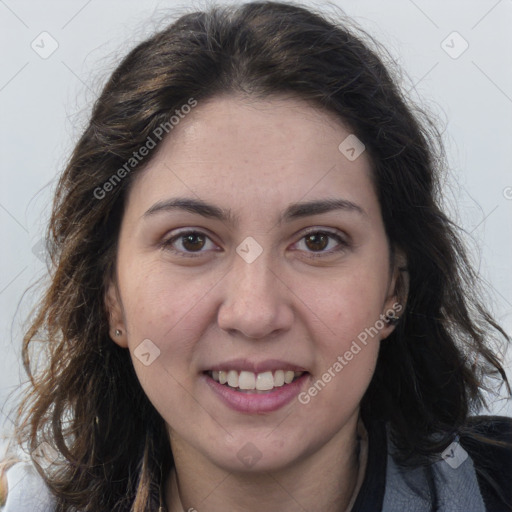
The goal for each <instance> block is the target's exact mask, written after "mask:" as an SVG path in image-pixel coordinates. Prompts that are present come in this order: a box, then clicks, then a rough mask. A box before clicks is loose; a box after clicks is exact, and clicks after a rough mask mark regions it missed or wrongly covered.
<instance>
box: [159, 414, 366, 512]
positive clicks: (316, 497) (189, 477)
mask: <svg viewBox="0 0 512 512" xmlns="http://www.w3.org/2000/svg"><path fill="white" fill-rule="evenodd" d="M361 433H362V434H363V435H362V439H363V441H362V443H360V442H359V441H358V425H357V417H356V418H355V421H354V422H353V424H351V425H347V429H344V431H343V432H342V433H339V434H337V435H335V436H334V437H333V438H331V439H330V440H329V441H328V442H327V443H326V444H324V445H323V446H322V447H321V448H320V449H318V450H317V451H315V452H314V453H313V454H310V455H309V456H305V457H303V458H301V460H299V461H296V462H295V463H294V464H291V465H290V466H289V467H286V468H284V469H280V470H276V471H273V472H268V471H267V472H250V473H247V472H245V473H235V472H229V471H226V470H223V469H221V468H219V467H217V466H215V465H213V464H211V462H210V461H208V460H207V459H205V458H202V460H201V458H200V459H199V460H198V457H187V456H184V454H186V453H187V450H183V448H184V447H183V446H181V447H177V446H172V448H173V453H175V452H178V454H179V456H178V457H175V467H174V468H173V470H172V471H171V474H170V476H169V479H168V482H167V485H166V489H165V496H166V503H167V505H168V511H169V512H193V511H195V510H196V509H197V510H200V511H201V512H221V511H222V512H225V510H226V509H231V510H244V511H247V512H260V511H261V510H262V509H263V510H265V509H267V510H279V511H281V512H292V511H293V512H295V511H296V510H297V509H299V510H315V511H318V512H335V511H336V512H339V511H340V510H342V511H349V510H350V509H351V508H352V505H353V503H354V501H355V499H356V497H357V493H358V491H359V488H360V486H361V484H362V480H363V477H364V471H365V467H366V454H367V450H366V435H365V432H364V426H362V422H360V423H359V435H361ZM340 434H343V435H340ZM173 444H174V445H176V444H177V440H174V442H171V445H173ZM176 448H178V449H176ZM188 452H189V453H190V450H189V451H188ZM319 489H321V492H318V490H319Z"/></svg>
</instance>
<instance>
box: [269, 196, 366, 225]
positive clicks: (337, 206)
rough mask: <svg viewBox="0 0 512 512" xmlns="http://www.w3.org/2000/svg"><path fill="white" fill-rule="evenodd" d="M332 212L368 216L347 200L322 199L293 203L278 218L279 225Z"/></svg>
mask: <svg viewBox="0 0 512 512" xmlns="http://www.w3.org/2000/svg"><path fill="white" fill-rule="evenodd" d="M333 210H344V211H348V212H355V213H358V214H360V215H362V216H364V217H368V214H367V213H366V212H365V211H364V210H363V208H361V207H360V206H359V205H357V204H356V203H353V202H352V201H348V200H347V199H322V200H319V201H308V202H305V203H295V204H292V205H290V206H289V207H288V208H286V210H285V212H284V213H283V214H282V215H281V216H280V218H279V224H281V223H282V222H283V220H284V221H288V222H290V221H292V220H294V219H300V218H302V217H309V216H310V215H320V214H322V213H327V212H331V211H333Z"/></svg>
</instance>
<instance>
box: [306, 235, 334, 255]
mask: <svg viewBox="0 0 512 512" xmlns="http://www.w3.org/2000/svg"><path fill="white" fill-rule="evenodd" d="M304 239H305V242H306V246H307V247H308V249H311V250H312V251H323V250H324V249H325V248H326V247H327V245H328V244H329V235H327V234H326V233H321V232H319V233H312V234H310V235H306V236H305V237H304Z"/></svg>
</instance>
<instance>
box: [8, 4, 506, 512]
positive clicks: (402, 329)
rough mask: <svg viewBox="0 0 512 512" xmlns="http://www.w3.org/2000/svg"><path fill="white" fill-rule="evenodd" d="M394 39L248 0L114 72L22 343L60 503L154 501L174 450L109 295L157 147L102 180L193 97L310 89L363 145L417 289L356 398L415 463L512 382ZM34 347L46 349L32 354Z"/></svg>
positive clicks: (134, 511) (32, 435) (72, 173)
mask: <svg viewBox="0 0 512 512" xmlns="http://www.w3.org/2000/svg"><path fill="white" fill-rule="evenodd" d="M381 51H382V49H379V47H378V45H377V44H376V43H375V42H374V41H373V40H372V39H371V38H370V37H369V36H368V35H366V34H365V33H363V32H362V31H360V30H359V29H356V28H354V26H353V23H352V22H351V21H349V20H347V19H346V18H345V17H344V16H343V15H340V14H336V15H335V16H334V17H330V15H327V14H317V13H315V12H313V11H312V10H311V9H309V8H304V7H301V6H299V5H297V4H291V3H279V2H252V3H247V4H243V5H239V6H229V7H210V8H208V10H207V11H205V12H192V13H190V14H186V15H183V16H182V17H180V18H179V19H178V20H177V21H174V22H173V23H172V24H170V25H169V26H168V27H167V28H165V29H164V30H162V31H160V32H158V33H156V34H155V35H153V36H152V37H151V38H149V39H148V40H146V41H144V42H143V43H141V44H139V45H138V46H137V47H136V48H134V49H133V50H132V51H130V53H129V54H128V55H127V56H126V57H125V58H124V60H122V62H121V63H120V64H119V66H118V67H117V69H116V70H115V71H114V73H113V74H112V76H111V77H110V79H109V80H108V82H107V84H106V85H105V86H104V88H103V91H102V93H101V95H100V96H99V98H98V99H97V101H96V103H95V104H94V107H93V109H92V114H91V117H90V121H89V123H88V126H87V127H86V128H85V131H84V132H83V135H82V136H81V138H80V140H79V141H78V143H77V145H76V147H75V149H74V151H73V153H72V156H71V158H70V160H69V163H68V165H67V167H66V169H65V170H64V172H63V174H62V176H61V177H60V181H59V183H58V187H57V190H56V195H55V200H54V205H53V210H52V216H51V220H50V224H49V230H48V235H47V245H48V251H49V255H50V258H51V262H52V265H51V281H50V283H49V286H48V288H47V289H46V290H45V294H44V297H43V298H42V300H41V302H40V304H39V307H38V308H37V310H36V311H35V312H34V315H33V317H32V318H31V325H30V327H29V329H28V331H27V333H26V336H25V338H24V343H23V361H24V365H25V368H26V370H27V372H28V374H29V377H30V389H29V390H28V391H27V393H26V396H25V398H24V401H23V403H22V405H21V406H20V410H19V419H18V423H19V441H20V442H21V443H23V444H24V446H26V447H27V448H28V450H30V451H32V450H33V449H35V448H36V447H37V446H38V445H39V444H40V443H41V442H42V441H46V442H47V443H48V444H49V445H51V446H53V447H54V449H55V450H56V452H57V453H58V454H59V459H58V461H60V462H59V463H58V464H55V465H54V466H52V470H51V471H46V472H44V477H45V480H46V482H47V484H48V486H49V488H50V489H51V490H52V492H53V493H54V494H55V495H56V496H57V498H58V508H57V511H58V512H69V511H72V510H80V511H84V512H103V511H105V512H107V511H108V512H127V511H130V512H143V511H144V512H149V511H153V510H158V506H159V505H160V498H161V497H160V493H161V489H162V487H163V483H164V482H165V479H166V477H167V475H168V474H169V470H170V468H171V467H172V465H173V457H172V453H171V449H170V445H169V440H168V436H167V433H166V429H165V424H164V420H163V419H162V418H161V417H160V415H159V414H158V413H157V411H156V410H155V409H154V407H153V406H152V404H151V403H150V402H149V400H148V398H147V397H146V395H145V393H144V392H143V390H142V388H141V386H140V384H139V382H138V380H137V377H136V374H135V372H134V368H133V365H132V362H131V359H130V355H129V353H128V351H127V350H125V349H122V348H120V347H119V346H118V345H116V344H115V343H113V342H112V340H111V339H110V336H109V321H108V314H107V311H106V307H105V291H106V284H107V283H108V281H109V279H110V278H111V277H112V276H113V266H114V262H115V256H116V244H117V238H118V234H119V227H120V221H121V218H122V215H123V205H124V201H125V198H126V195H127V191H128V190H129V188H130V184H131V183H132V181H133V178H134V177H135V176H136V174H137V173H139V172H142V171H143V169H144V168H145V166H146V165H147V164H148V161H149V160H150V158H149V157H148V158H146V160H144V161H142V162H141V163H140V164H138V165H137V166H135V168H134V169H133V170H131V172H130V173H129V174H127V176H126V177H124V179H122V180H119V182H118V183H116V185H115V186H113V187H112V189H111V190H109V191H108V194H106V195H105V197H104V198H98V193H97V191H98V187H100V188H101V187H103V185H104V184H105V183H106V182H107V181H108V180H109V179H111V177H112V176H113V175H114V174H115V173H116V172H117V171H118V169H120V168H122V167H123V165H125V164H126V162H128V161H129V159H130V158H132V154H133V152H134V151H136V150H137V149H139V148H140V147H141V146H142V145H144V144H145V143H146V141H147V138H148V136H150V135H151V134H152V133H154V131H155V129H157V127H158V126H159V125H161V124H162V123H165V122H169V120H170V116H172V115H173V114H174V113H175V111H176V109H180V107H181V106H182V105H184V104H186V103H187V102H188V101H189V100H190V98H194V99H195V100H196V101H197V102H198V104H200V103H201V102H202V101H204V100H206V99H209V98H212V97H215V96H216V95H220V94H235V93H242V94H244V95H248V96H251V97H256V98H269V97H272V96H273V95H278V94H279V95H283V94H284V95H289V96H290V97H294V98H301V99H304V100H306V101H309V102H312V103H313V104H315V105H317V106H319V107H320V108H322V109H325V111H328V112H331V113H334V114H336V115H337V116H339V118H340V119H341V120H342V121H343V122H344V123H345V124H346V125H347V126H348V127H350V129H351V131H352V132H353V133H355V134H356V135H357V137H358V138H359V139H360V140H361V141H363V142H364V144H365V145H366V150H367V154H368V155H369V157H370V159H371V162H372V164H373V180H374V184H375V188H376V191H377V194H378V198H379V201H380V206H381V212H382V217H383V219H384V224H385V229H386V232H387V236H388V239H389V244H390V247H392V248H393V249H396V250H398V249H399V250H400V251H402V252H403V253H404V254H405V256H406V257H407V262H408V264H407V268H406V269H403V272H407V273H408V297H407V306H406V308H405V310H404V312H403V315H402V318H401V320H400V322H399V324H398V325H397V328H396V329H395V331H394V332H393V334H391V336H390V337H389V339H388V340H386V342H385V343H382V344H381V349H380V354H379V359H378V363H377V368H376V371H375V374H374V377H373V380H372V382H371V384H370V386H369V389H368V391H367V393H366V394H365V396H364V399H363V401H362V404H361V407H362V412H363V414H364V417H365V418H366V419H367V421H373V420H379V421H386V422H389V425H390V429H391V433H392V436H393V439H394V441H395V443H396V445H397V446H398V448H399V457H400V459H401V460H402V461H403V462H404V463H411V461H413V460H414V461H415V462H414V463H419V462H421V461H426V460H428V458H429V457H430V456H431V455H432V454H434V453H436V452H438V451H439V449H440V448H442V447H445V446H446V445H447V444H448V443H449V442H451V440H452V439H453V436H454V433H455V432H456V431H460V430H461V429H463V428H464V424H465V423H466V420H467V418H468V416H469V415H470V414H472V413H476V412H478V410H479V409H480V407H481V406H482V404H483V402H482V400H483V394H482V390H483V389H485V387H486V382H487V380H488V378H489V377H492V376H497V378H498V382H505V383H506V384H507V386H508V383H507V381H506V376H505V373H504V370H503V368H502V366H501V363H500V359H499V357H498V356H496V355H495V351H494V350H493V346H494V345H493V343H494V342H500V340H501V341H504V340H506V341H509V340H508V337H507V335H506V334H505V333H504V332H503V330H502V329H501V328H500V327H499V326H498V325H497V324H496V322H495V321H494V320H493V318H492V316H491V315H490V314H489V313H488V311H487V310H486V308H485V307H484V306H483V305H482V301H481V300H479V299H478V295H477V293H476V292H475V291H476V290H477V289H478V287H477V285H478V278H477V275H476V274H475V273H474V272H473V270H472V269H471V266H470V265H469V263H468V259H467V257H466V252H465V248H464V246H463V244H462V243H461V241H460V238H459V236H460V235H459V234H458V228H457V227H456V226H455V225H454V224H453V223H452V222H451V221H450V220H449V219H448V218H447V216H446V215H445V214H444V213H443V211H442V210H441V209H440V195H439V192H440V176H441V173H442V172H443V169H444V167H445V165H444V161H445V158H444V153H443V149H442V143H441V137H440V134H439V130H438V129H436V127H435V125H434V124H433V123H432V122H430V121H429V118H428V117H427V116H425V115H424V114H423V113H422V111H421V110H420V109H418V108H417V107H415V106H413V105H412V103H411V102H410V101H409V100H408V99H406V98H405V96H404V95H403V93H402V92H401V90H400V89H399V87H398V86H397V83H398V79H397V78H396V77H395V76H394V74H393V73H392V72H391V71H390V69H391V68H389V66H388V65H385V64H384V63H383V62H386V61H387V57H382V55H385V54H383V53H381ZM379 55H381V56H379ZM168 136H169V137H172V132H171V133H170V134H169V135H168ZM153 154H154V152H153ZM95 191H96V193H95ZM402 291H403V290H402ZM35 347H38V348H42V349H43V352H44V354H46V359H45V361H46V364H39V365H37V367H36V364H35V363H34V359H35V357H36V355H37V354H39V352H38V351H36V350H35Z"/></svg>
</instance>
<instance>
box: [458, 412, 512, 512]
mask: <svg viewBox="0 0 512 512" xmlns="http://www.w3.org/2000/svg"><path fill="white" fill-rule="evenodd" d="M460 444H461V445H462V447H463V448H464V449H465V450H466V451H467V452H468V454H469V456H470V457H471V459H472V460H473V464H474V467H475V472H476V475H477V478H478V484H479V487H480V491H481V493H482V497H483V499H484V501H485V503H486V506H487V510H489V511H500V512H501V511H504V510H511V511H512V486H511V485H510V482H511V480H512V418H508V417H504V416H475V417H471V418H470V419H469V421H468V422H467V424H466V426H465V428H464V429H463V430H462V431H461V432H460Z"/></svg>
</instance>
